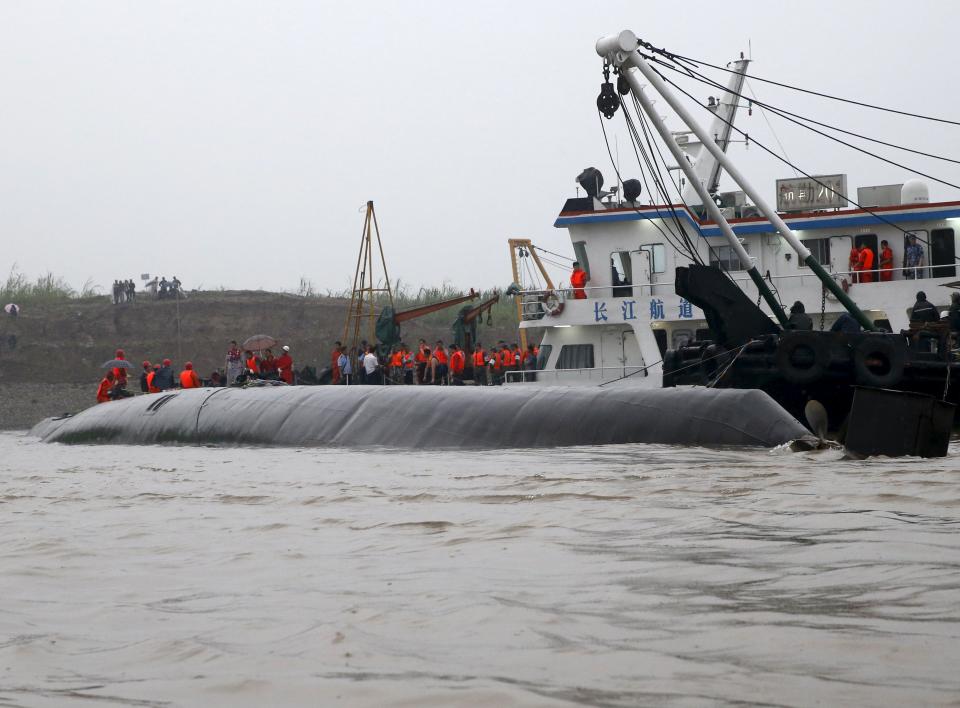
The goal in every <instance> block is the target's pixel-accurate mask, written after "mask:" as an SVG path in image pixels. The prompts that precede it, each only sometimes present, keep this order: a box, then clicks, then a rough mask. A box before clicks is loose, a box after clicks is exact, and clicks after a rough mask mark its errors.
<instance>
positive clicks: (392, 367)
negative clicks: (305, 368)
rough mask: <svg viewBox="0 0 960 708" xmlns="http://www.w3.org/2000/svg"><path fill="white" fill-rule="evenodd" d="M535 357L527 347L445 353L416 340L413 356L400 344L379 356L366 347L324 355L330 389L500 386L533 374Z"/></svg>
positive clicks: (480, 347)
mask: <svg viewBox="0 0 960 708" xmlns="http://www.w3.org/2000/svg"><path fill="white" fill-rule="evenodd" d="M538 353H539V352H538V350H537V347H535V346H534V345H532V344H531V345H529V346H528V347H527V348H526V350H522V349H521V348H520V346H519V345H518V344H513V345H509V344H507V343H506V342H502V341H501V342H498V343H497V345H496V346H495V347H492V348H490V349H489V350H487V349H485V348H484V346H483V345H482V344H480V343H477V345H476V346H475V347H474V348H473V351H472V352H468V351H466V350H464V349H463V348H462V347H460V346H459V345H457V344H451V345H449V347H446V346H444V344H443V342H442V341H438V342H437V343H436V344H435V345H434V346H433V347H430V346H429V345H428V344H427V342H426V340H423V339H421V340H420V341H419V342H418V343H417V348H416V350H414V349H411V348H410V346H408V345H407V344H405V343H401V344H400V345H399V346H396V347H393V348H392V349H391V350H390V351H389V352H384V353H383V354H378V353H377V348H376V347H375V346H373V345H371V344H369V343H367V342H366V341H363V342H361V343H360V346H359V347H358V348H357V349H354V350H350V349H349V348H348V347H345V346H343V344H342V343H341V342H335V343H334V347H333V351H332V352H331V355H330V371H331V383H333V384H337V385H352V384H353V385H356V384H363V385H387V384H393V385H406V386H417V385H419V386H463V385H464V383H465V381H468V380H471V379H472V380H473V383H474V384H475V385H478V386H483V385H489V386H493V385H500V384H502V383H504V381H505V380H506V378H507V374H508V373H509V372H511V371H517V372H519V371H535V370H536V368H537V355H538Z"/></svg>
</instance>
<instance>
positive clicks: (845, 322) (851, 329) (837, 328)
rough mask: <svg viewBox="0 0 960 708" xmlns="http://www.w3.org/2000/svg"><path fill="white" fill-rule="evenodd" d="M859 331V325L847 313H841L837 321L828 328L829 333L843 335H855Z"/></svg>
mask: <svg viewBox="0 0 960 708" xmlns="http://www.w3.org/2000/svg"><path fill="white" fill-rule="evenodd" d="M861 329H862V328H861V327H860V323H859V322H857V321H856V320H855V319H853V317H852V316H851V315H850V313H849V312H843V313H841V315H840V316H839V317H838V318H837V321H836V322H834V323H833V326H832V327H830V331H831V332H842V333H843V334H857V333H859V332H860V330H861Z"/></svg>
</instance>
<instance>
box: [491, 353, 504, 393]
mask: <svg viewBox="0 0 960 708" xmlns="http://www.w3.org/2000/svg"><path fill="white" fill-rule="evenodd" d="M487 364H488V365H489V366H490V369H489V371H488V373H489V377H490V384H491V385H492V386H499V385H500V384H502V383H503V379H502V378H501V376H500V372H501V371H502V370H503V355H502V353H501V352H500V350H499V349H497V348H496V347H494V348H493V349H491V350H490V358H489V359H488V360H487Z"/></svg>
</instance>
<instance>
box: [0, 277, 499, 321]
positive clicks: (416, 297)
mask: <svg viewBox="0 0 960 708" xmlns="http://www.w3.org/2000/svg"><path fill="white" fill-rule="evenodd" d="M220 290H221V291H222V290H223V288H220ZM200 292H217V291H216V290H210V291H200ZM287 292H288V294H290V295H296V296H298V297H303V298H317V299H321V298H344V299H347V300H349V299H350V294H351V292H350V289H349V288H347V289H344V290H341V291H333V290H329V289H328V290H326V291H324V292H320V291H319V290H318V289H317V288H315V287H314V285H313V283H312V282H311V281H310V280H308V279H306V278H301V279H300V284H299V287H298V288H297V289H296V290H295V291H287ZM467 292H468V291H467V290H463V289H460V288H456V287H454V286H453V285H451V284H450V283H444V284H443V285H440V286H432V287H420V288H415V287H414V286H412V285H410V284H409V283H406V282H403V281H402V280H397V281H395V282H394V283H393V303H394V308H395V309H396V310H398V311H402V310H409V309H413V308H415V307H421V306H423V305H430V304H432V303H435V302H440V301H442V300H450V299H453V298H456V297H460V296H462V295H466V294H467ZM497 293H500V296H501V297H500V301H499V302H498V303H496V304H495V305H494V306H493V307H492V308H491V309H490V311H489V312H488V313H485V314H484V316H483V323H484V324H486V323H487V322H488V321H489V322H491V323H492V324H494V325H504V324H506V325H508V326H516V323H517V311H516V305H515V304H514V301H513V298H512V297H504V296H503V294H502V292H501V291H500V290H498V289H496V288H491V289H488V290H483V291H481V292H480V297H478V298H476V299H474V300H470V301H467V302H464V303H462V304H460V305H454V306H452V307H449V308H447V309H444V310H440V311H439V312H434V313H431V314H429V315H425V316H424V317H423V318H421V319H420V320H419V321H421V322H423V323H424V324H426V325H438V326H445V327H446V326H449V325H450V324H452V323H453V321H454V320H455V319H456V316H457V313H458V312H459V311H460V309H461V308H463V307H466V306H467V305H472V306H475V305H479V304H480V303H482V302H485V301H486V300H488V299H490V298H491V297H493V296H494V295H496V294H497ZM95 297H107V298H109V297H110V296H109V295H106V294H104V293H103V292H101V289H100V287H99V286H98V285H96V284H95V283H93V281H92V280H90V279H88V280H87V282H86V283H84V284H83V287H81V288H80V289H79V290H77V289H75V288H73V287H72V286H71V285H70V284H69V283H68V282H67V281H66V280H65V279H64V278H62V277H59V276H56V275H54V274H53V273H49V272H48V273H46V274H44V275H41V276H39V277H37V278H36V279H33V280H31V279H30V278H29V277H28V276H27V275H26V274H25V273H23V272H21V271H20V270H19V269H18V268H17V266H16V264H14V266H13V267H12V268H11V269H10V273H9V274H8V275H7V279H6V282H3V283H2V285H0V308H2V307H3V306H4V305H5V304H7V303H8V302H13V303H16V304H17V305H21V306H23V305H31V304H45V303H56V302H64V301H69V300H82V299H88V298H95ZM388 303H389V300H388V298H387V295H386V293H378V294H377V297H376V299H375V304H376V310H377V311H379V310H380V309H381V308H382V307H383V306H384V305H386V304H388Z"/></svg>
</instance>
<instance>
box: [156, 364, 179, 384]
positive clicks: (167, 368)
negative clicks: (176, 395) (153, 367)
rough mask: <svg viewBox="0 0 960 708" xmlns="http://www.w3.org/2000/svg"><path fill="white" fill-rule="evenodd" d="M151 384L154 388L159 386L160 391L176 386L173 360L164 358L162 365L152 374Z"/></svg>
mask: <svg viewBox="0 0 960 708" xmlns="http://www.w3.org/2000/svg"><path fill="white" fill-rule="evenodd" d="M153 386H154V388H159V389H160V390H161V391H168V390H170V389H171V388H173V387H174V386H176V382H175V381H174V376H173V362H171V361H170V360H169V359H164V360H163V366H161V367H160V368H159V369H158V370H157V373H156V374H154V377H153Z"/></svg>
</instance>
